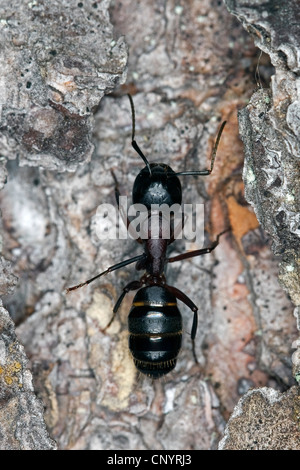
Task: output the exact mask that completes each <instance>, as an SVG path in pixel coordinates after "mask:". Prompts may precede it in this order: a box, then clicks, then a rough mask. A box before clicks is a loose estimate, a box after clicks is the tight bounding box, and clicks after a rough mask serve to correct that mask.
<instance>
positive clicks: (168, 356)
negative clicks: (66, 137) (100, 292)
mask: <svg viewBox="0 0 300 470" xmlns="http://www.w3.org/2000/svg"><path fill="white" fill-rule="evenodd" d="M128 97H129V100H130V105H131V112H132V139H131V144H132V147H133V148H134V150H136V152H137V153H138V154H139V156H140V157H141V158H142V159H143V161H144V163H145V165H146V166H145V167H144V168H143V169H142V170H141V171H140V173H139V174H138V175H137V177H136V179H135V182H134V185H133V191H132V200H133V203H134V204H137V203H140V204H144V206H146V208H147V217H148V222H151V221H152V219H153V214H152V213H151V205H152V204H158V205H161V204H162V203H165V204H167V205H168V206H171V205H172V204H176V203H177V204H181V201H182V191H181V184H180V181H179V178H178V176H182V175H196V176H197V175H202V176H207V175H210V173H211V172H212V170H213V166H214V161H215V157H216V152H217V148H218V145H219V141H220V138H221V134H222V131H223V129H224V126H225V124H226V121H225V122H223V123H222V125H221V127H220V130H219V132H218V135H217V139H216V142H215V144H214V147H213V149H212V153H211V165H210V169H207V170H202V171H181V172H178V173H175V172H174V171H173V170H172V168H170V167H169V166H168V165H166V164H165V163H149V162H148V160H147V158H146V157H145V155H144V154H143V152H142V151H141V149H140V147H139V146H138V144H137V143H136V141H135V138H134V137H135V110H134V105H133V100H132V97H131V96H130V95H128ZM111 173H112V177H113V179H114V182H115V195H116V200H117V204H118V207H119V197H120V192H119V187H118V182H117V179H116V177H115V175H114V173H113V172H111ZM123 217H124V219H125V222H126V224H127V229H128V230H129V229H130V221H129V219H128V216H127V214H125V216H124V214H123ZM158 221H159V228H158V233H159V235H158V236H156V237H153V233H152V229H153V227H152V225H151V223H150V224H149V227H150V228H149V229H148V231H147V232H148V233H147V234H146V236H145V237H140V238H137V241H138V242H139V243H142V244H143V248H144V253H142V254H140V255H138V256H135V257H133V258H130V259H127V260H124V261H121V262H120V263H117V264H115V265H113V266H111V267H109V268H108V269H106V271H104V272H102V273H100V274H97V276H95V277H93V278H92V279H89V280H88V281H85V282H83V283H81V284H78V285H76V286H73V287H70V288H68V289H67V292H70V291H73V290H75V289H78V288H80V287H82V286H85V285H87V284H89V283H90V282H92V281H94V280H95V279H98V278H99V277H100V276H103V275H105V274H107V273H110V272H112V271H115V270H116V269H119V268H122V267H124V266H127V265H129V264H131V263H134V262H136V269H137V270H138V271H141V270H143V271H144V272H145V273H144V274H143V275H142V277H141V278H140V280H138V281H137V280H135V281H131V282H129V284H127V285H126V286H125V287H124V289H123V292H122V294H121V295H120V297H119V299H118V300H117V303H116V305H115V306H114V309H113V314H114V315H113V317H112V319H111V321H110V323H109V325H110V324H111V323H112V321H113V319H114V316H115V314H116V312H117V311H118V309H119V307H120V305H121V302H122V300H123V299H124V297H125V295H126V294H127V293H128V292H129V291H134V290H138V292H137V294H136V295H135V297H134V300H133V303H132V307H131V310H130V312H129V317H128V330H129V349H130V351H131V354H132V356H133V360H134V363H135V366H136V367H137V369H138V370H139V371H140V372H142V373H143V374H146V375H148V376H150V377H152V378H158V377H161V376H163V375H165V374H167V373H168V372H170V371H171V370H172V369H174V367H175V365H176V360H177V356H178V353H179V351H180V348H181V339H182V318H181V314H180V311H179V309H178V307H177V299H179V300H181V302H183V303H184V304H185V305H187V306H188V307H189V308H190V309H191V310H192V312H193V313H194V317H193V324H192V331H191V339H192V343H193V353H194V357H195V359H196V356H195V351H194V340H195V336H196V331H197V323H198V314H197V311H198V307H197V306H196V305H195V304H194V303H193V302H192V301H191V300H190V299H189V298H188V297H187V296H186V294H184V293H183V292H181V291H180V290H179V289H177V288H176V287H173V286H170V285H168V284H167V282H166V278H165V275H164V267H165V265H166V264H167V263H174V262H175V261H181V260H184V259H188V258H192V257H194V256H201V255H204V254H205V253H210V252H211V251H212V250H214V249H215V248H216V246H217V245H218V244H219V238H220V236H221V235H222V234H223V233H225V232H227V231H228V230H225V231H223V232H221V233H219V235H218V236H217V238H216V240H215V241H214V242H213V243H212V244H211V245H210V246H209V247H207V248H203V249H199V250H194V251H189V252H186V253H182V254H180V255H177V256H174V257H170V258H168V257H167V255H166V252H167V248H168V245H170V244H171V243H173V241H174V240H175V234H174V227H173V226H172V227H171V234H170V237H169V238H168V239H165V238H164V237H163V236H162V228H161V227H162V215H159V216H158ZM156 223H157V222H156ZM156 228H157V227H156ZM109 325H108V326H109ZM108 326H107V327H106V328H108Z"/></svg>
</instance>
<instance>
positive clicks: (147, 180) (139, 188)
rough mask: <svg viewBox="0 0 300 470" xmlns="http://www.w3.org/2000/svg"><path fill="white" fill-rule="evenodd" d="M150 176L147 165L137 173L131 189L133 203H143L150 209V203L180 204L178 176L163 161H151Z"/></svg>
mask: <svg viewBox="0 0 300 470" xmlns="http://www.w3.org/2000/svg"><path fill="white" fill-rule="evenodd" d="M150 168H151V173H152V175H151V177H150V173H149V170H148V168H147V167H145V168H143V169H142V170H141V171H140V173H139V174H138V175H137V177H136V179H135V182H134V185H133V190H132V201H133V204H144V206H146V207H147V209H151V204H158V205H161V204H167V205H168V206H172V205H173V204H181V201H182V191H181V183H180V181H179V178H178V176H176V174H175V172H174V171H173V170H172V168H170V167H169V166H168V165H165V164H164V163H151V164H150Z"/></svg>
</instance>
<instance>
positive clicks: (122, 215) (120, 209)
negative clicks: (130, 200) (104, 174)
mask: <svg viewBox="0 0 300 470" xmlns="http://www.w3.org/2000/svg"><path fill="white" fill-rule="evenodd" d="M110 172H111V175H112V177H113V179H114V182H115V196H116V201H117V205H118V209H119V212H120V214H121V217H122V220H123V223H124V225H125V226H126V228H127V231H128V232H129V233H130V235H131V236H132V238H134V239H135V240H136V241H137V242H138V243H143V241H142V239H141V238H140V237H139V238H136V236H135V235H134V233H133V232H132V229H131V225H130V220H129V219H128V216H127V214H126V213H125V212H124V207H123V206H121V207H120V190H119V182H118V180H117V177H116V175H115V174H114V172H113V170H110Z"/></svg>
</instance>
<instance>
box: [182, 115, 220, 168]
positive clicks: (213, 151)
mask: <svg viewBox="0 0 300 470" xmlns="http://www.w3.org/2000/svg"><path fill="white" fill-rule="evenodd" d="M226 122H227V121H223V122H222V124H221V127H220V129H219V132H218V135H217V138H216V141H215V144H214V146H213V149H212V152H211V157H210V169H209V170H199V171H198V170H196V171H180V172H179V173H176V175H181V176H182V175H185V176H186V175H193V176H208V175H210V174H211V172H212V171H213V168H214V163H215V159H216V155H217V149H218V146H219V143H220V139H221V135H222V132H223V129H224V127H225V124H226Z"/></svg>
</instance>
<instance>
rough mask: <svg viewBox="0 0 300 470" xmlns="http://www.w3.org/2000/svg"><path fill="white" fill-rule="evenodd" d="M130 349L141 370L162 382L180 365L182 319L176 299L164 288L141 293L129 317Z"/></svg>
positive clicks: (152, 287) (155, 287)
mask: <svg viewBox="0 0 300 470" xmlns="http://www.w3.org/2000/svg"><path fill="white" fill-rule="evenodd" d="M128 330H129V349H130V351H131V354H132V356H133V359H134V363H135V365H136V367H137V369H138V370H139V371H140V372H142V373H143V374H146V375H149V376H151V377H153V378H158V377H160V376H162V375H165V374H167V373H168V372H170V371H171V370H172V369H174V367H175V365H176V359H177V356H178V353H179V351H180V348H181V339H182V319H181V314H180V311H179V309H178V307H177V302H176V298H175V297H174V296H173V294H171V293H170V292H169V291H167V290H166V289H164V288H163V287H160V286H151V287H144V288H142V289H140V290H139V291H138V292H137V294H136V296H135V298H134V300H133V304H132V307H131V310H130V313H129V317H128Z"/></svg>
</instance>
